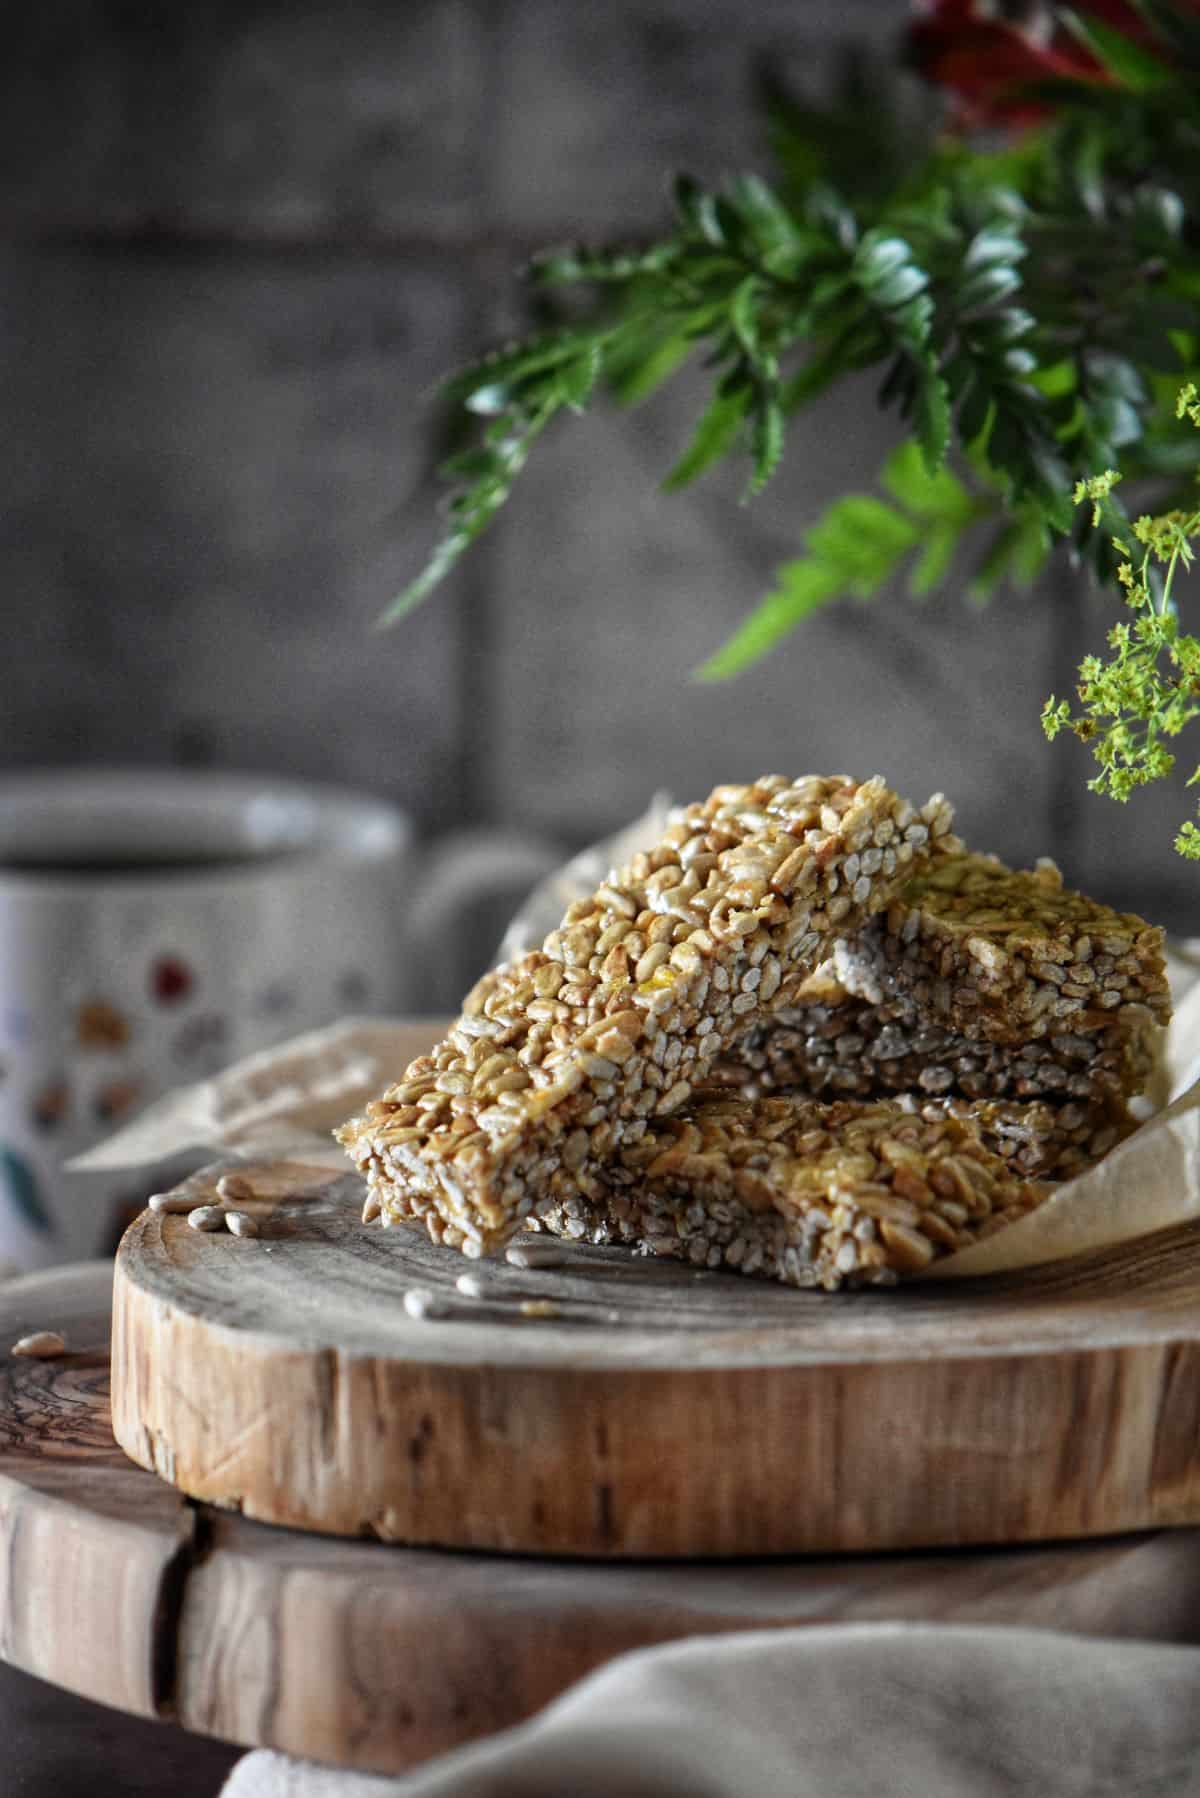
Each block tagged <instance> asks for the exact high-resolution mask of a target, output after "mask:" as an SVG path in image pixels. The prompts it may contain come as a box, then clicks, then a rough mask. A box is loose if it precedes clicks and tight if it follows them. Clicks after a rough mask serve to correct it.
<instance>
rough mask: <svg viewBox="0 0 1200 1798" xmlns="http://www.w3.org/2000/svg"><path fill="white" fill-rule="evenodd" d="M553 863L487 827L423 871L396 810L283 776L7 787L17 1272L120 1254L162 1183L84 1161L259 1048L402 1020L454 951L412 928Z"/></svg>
mask: <svg viewBox="0 0 1200 1798" xmlns="http://www.w3.org/2000/svg"><path fill="white" fill-rule="evenodd" d="M553 859H554V852H553V851H552V850H550V849H548V848H546V847H545V846H544V845H541V844H532V843H526V842H524V841H522V840H521V839H512V838H510V837H507V836H504V837H493V836H491V835H488V834H483V835H482V836H480V835H475V836H472V837H468V838H460V839H458V840H457V841H456V842H455V843H454V844H453V845H452V847H451V849H450V851H449V852H448V854H447V853H443V854H442V855H441V856H439V857H435V858H434V864H433V866H432V867H430V866H428V865H427V866H425V867H422V868H419V867H418V864H417V856H416V852H415V847H414V842H413V829H412V826H411V824H410V822H409V820H408V819H407V818H406V817H405V815H404V814H403V813H402V812H400V811H398V810H396V809H395V808H394V807H392V806H390V805H386V804H383V803H381V802H379V801H376V800H373V799H366V798H362V797H359V796H357V795H354V794H347V793H343V792H340V791H338V790H337V789H334V788H326V787H320V786H308V785H302V784H298V783H294V782H289V781H282V780H274V779H270V778H267V777H256V776H242V775H217V774H209V773H183V772H162V773H154V772H137V773H134V772H121V773H96V772H82V771H71V772H65V773H47V774H40V773H39V774H28V775H16V776H12V777H9V778H7V779H4V780H2V781H0V1262H8V1263H10V1264H12V1265H15V1266H17V1267H21V1268H34V1267H41V1266H46V1265H49V1264H51V1263H54V1262H59V1261H65V1260H76V1259H79V1258H80V1257H83V1256H88V1255H97V1254H103V1253H108V1252H111V1251H112V1249H113V1248H114V1246H115V1244H116V1241H117V1240H118V1238H119V1236H120V1233H121V1230H122V1228H123V1227H124V1225H125V1223H127V1222H128V1221H129V1218H130V1217H131V1216H133V1215H135V1214H136V1212H137V1211H138V1210H139V1209H140V1208H141V1206H142V1205H143V1204H144V1202H145V1197H146V1193H147V1192H148V1191H149V1190H151V1189H152V1185H153V1184H154V1183H155V1182H154V1178H153V1176H151V1178H149V1179H148V1178H147V1177H146V1176H145V1175H134V1176H129V1175H126V1176H124V1178H113V1177H112V1176H104V1177H100V1176H97V1175H94V1174H91V1175H88V1174H72V1173H66V1172H64V1170H63V1163H64V1162H65V1161H67V1160H69V1159H70V1157H71V1156H73V1155H75V1154H78V1153H79V1152H81V1151H82V1150H83V1149H85V1148H87V1147H88V1146H90V1144H91V1143H93V1142H95V1141H97V1140H98V1139H99V1138H100V1137H102V1136H103V1135H105V1134H106V1133H107V1132H109V1131H110V1130H112V1129H113V1128H115V1127H116V1126H117V1125H118V1124H120V1123H123V1122H124V1121H125V1120H126V1119H127V1118H128V1117H129V1116H131V1115H132V1114H133V1113H134V1112H135V1111H137V1110H139V1109H140V1108H141V1107H142V1106H143V1105H144V1104H146V1103H147V1102H148V1101H150V1100H152V1099H154V1098H157V1097H159V1096H161V1094H162V1093H164V1092H165V1091H167V1090H169V1089H170V1088H171V1087H173V1086H177V1085H180V1084H182V1083H185V1082H189V1081H192V1080H195V1079H198V1078H202V1077H203V1076H204V1075H205V1074H208V1073H212V1072H214V1071H215V1070H216V1069H217V1068H219V1067H220V1066H222V1065H224V1064H225V1063H226V1062H229V1061H232V1060H235V1059H237V1058H238V1057H239V1056H241V1055H245V1054H249V1053H251V1052H252V1051H253V1050H256V1049H262V1048H267V1047H270V1046H271V1045H272V1044H273V1043H276V1042H279V1041H281V1040H283V1039H284V1038H286V1037H288V1036H292V1035H295V1034H297V1033H299V1032H300V1031H303V1030H307V1029H311V1028H315V1027H316V1026H318V1025H321V1024H326V1023H329V1022H330V1021H331V1020H332V1019H334V1018H335V1017H337V1016H339V1015H342V1014H346V1013H389V1012H398V1011H403V1010H404V1009H405V1008H406V1007H409V1006H411V1003H412V999H413V995H414V990H415V981H414V971H415V970H416V969H418V968H420V967H421V966H422V965H423V962H424V961H425V960H426V959H427V958H428V956H430V955H436V953H437V948H438V944H437V942H436V941H434V942H431V943H429V944H425V943H422V942H421V940H420V931H419V930H418V931H417V932H415V933H414V931H413V930H411V929H406V920H411V919H414V918H416V919H420V917H421V916H422V915H424V916H425V917H426V919H427V922H426V925H425V927H424V928H425V930H426V932H427V933H430V934H432V933H433V929H434V925H435V923H436V934H437V936H438V937H439V938H444V936H445V933H446V932H447V931H451V930H452V929H453V916H454V910H455V907H456V906H461V905H465V904H466V903H468V902H474V901H475V900H477V898H478V895H479V892H480V887H481V883H484V882H487V881H491V882H492V884H493V885H499V886H501V887H503V886H504V885H505V883H507V884H508V885H509V886H510V887H511V888H512V889H513V890H514V891H519V890H521V888H522V887H523V886H524V885H525V884H528V883H530V882H532V881H533V880H534V879H535V878H537V877H538V876H539V875H541V874H542V873H544V872H545V871H546V869H547V867H548V866H550V865H551V863H552V862H553ZM428 891H433V892H434V893H435V894H436V903H435V904H434V905H433V906H432V907H431V906H430V905H428V904H424V905H423V904H422V893H423V892H428Z"/></svg>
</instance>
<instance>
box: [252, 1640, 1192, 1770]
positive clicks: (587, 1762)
mask: <svg viewBox="0 0 1200 1798" xmlns="http://www.w3.org/2000/svg"><path fill="white" fill-rule="evenodd" d="M380 1671H381V1677H386V1671H385V1670H380ZM222 1798H1200V1650H1196V1649H1189V1648H1174V1647H1159V1646H1157V1645H1152V1644H1142V1643H1129V1642H1114V1641H1095V1640H1087V1639H1085V1638H1083V1637H1079V1636H1066V1635H1058V1634H1054V1633H1051V1632H1049V1631H1045V1632H1040V1631H1035V1630H1015V1629H1011V1630H1010V1629H956V1628H942V1627H933V1626H927V1625H920V1624H916V1625H914V1624H892V1625H867V1626H858V1627H853V1626H852V1627H839V1628H813V1629H792V1630H779V1631H755V1632H753V1633H751V1634H747V1635H739V1636H722V1637H698V1638H693V1639H692V1640H690V1641H686V1642H679V1643H674V1644H671V1645H670V1646H668V1647H665V1648H654V1649H648V1650H645V1651H642V1652H640V1653H637V1654H630V1655H625V1656H622V1657H621V1658H620V1659H619V1660H616V1661H613V1662H611V1663H610V1664H609V1665H608V1666H607V1667H605V1668H603V1669H602V1670H601V1671H600V1672H599V1673H595V1674H593V1675H592V1676H591V1677H590V1678H588V1679H586V1680H583V1681H582V1682H581V1683H580V1684H579V1685H577V1686H575V1687H574V1688H573V1689H572V1690H571V1691H570V1692H568V1693H567V1694H566V1695H565V1696H564V1697H562V1698H560V1699H558V1700H557V1701H556V1702H555V1703H554V1704H552V1705H549V1706H548V1707H547V1708H546V1709H545V1710H544V1711H542V1712H541V1713H540V1714H539V1715H538V1716H537V1717H535V1718H534V1719H533V1720H532V1721H531V1722H530V1723H527V1724H525V1725H524V1726H523V1727H521V1728H518V1729H513V1730H508V1731H506V1732H505V1733H504V1734H502V1735H499V1736H493V1737H490V1738H489V1739H488V1740H486V1741H484V1742H480V1743H478V1744H475V1745H474V1746H472V1747H469V1748H464V1749H461V1750H459V1751H457V1752H456V1753H454V1754H450V1755H446V1756H444V1757H441V1758H440V1759H438V1760H436V1761H433V1762H430V1763H429V1764H428V1765H427V1766H426V1767H424V1768H423V1769H422V1770H420V1771H419V1772H416V1773H414V1774H411V1775H409V1776H408V1777H406V1778H399V1779H396V1778H382V1777H372V1776H369V1775H364V1774H354V1773H341V1772H338V1771H336V1770H334V1769H332V1768H327V1767H317V1766H313V1765H312V1764H310V1763H305V1762H301V1761H295V1760H290V1759H289V1758H288V1757H287V1756H285V1755H279V1754H273V1753H270V1752H267V1751H265V1750H260V1751H257V1752H255V1753H253V1754H249V1755H247V1756H246V1757H245V1758H244V1759H243V1760H241V1761H240V1762H239V1763H238V1765H237V1766H236V1767H235V1768H234V1771H233V1773H232V1774H231V1775H230V1778H229V1780H228V1781H227V1783H226V1785H225V1787H224V1790H223V1793H222Z"/></svg>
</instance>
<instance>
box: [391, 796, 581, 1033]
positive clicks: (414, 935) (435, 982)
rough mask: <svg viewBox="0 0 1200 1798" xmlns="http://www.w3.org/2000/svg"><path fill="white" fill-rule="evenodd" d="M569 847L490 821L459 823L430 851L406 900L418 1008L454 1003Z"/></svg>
mask: <svg viewBox="0 0 1200 1798" xmlns="http://www.w3.org/2000/svg"><path fill="white" fill-rule="evenodd" d="M566 853H567V852H566V851H565V850H564V849H563V848H562V847H561V845H559V844H555V843H552V842H550V840H549V839H548V838H546V837H540V836H535V835H532V834H528V833H524V832H521V831H507V830H486V829H481V830H466V831H457V832H455V833H454V834H453V835H452V836H449V837H446V838H444V839H443V840H442V841H441V842H438V843H435V844H434V845H433V846H432V847H431V848H430V849H429V850H428V851H427V852H426V854H425V857H424V866H423V868H422V870H421V872H420V874H419V875H418V878H417V886H416V892H415V894H414V896H413V898H412V900H411V901H410V904H409V908H408V931H407V935H408V944H407V948H408V961H409V965H410V967H412V968H414V969H415V970H416V980H415V982H414V984H415V986H416V989H417V990H416V994H415V1002H416V1005H417V1008H418V1009H419V1010H422V1011H425V1012H430V1011H436V1012H449V1011H453V1010H456V1009H457V1005H458V1001H459V1000H460V999H461V998H462V996H463V994H464V993H466V992H467V991H468V989H469V988H470V987H471V986H472V985H473V984H474V982H475V981H476V980H478V978H479V976H480V974H482V973H483V971H484V969H485V968H486V967H487V966H488V964H489V962H490V961H491V959H492V958H493V956H494V955H495V951H496V946H497V944H498V943H499V941H500V937H501V934H502V932H503V930H504V927H505V925H506V924H507V922H508V919H509V917H510V916H511V914H512V913H513V912H514V911H515V910H516V909H517V907H518V906H519V905H520V904H521V902H522V901H523V900H524V898H525V897H526V895H527V894H528V893H529V892H530V890H531V889H532V888H533V887H535V886H536V885H537V883H538V882H539V881H540V880H544V879H545V878H546V876H547V875H548V874H551V873H553V872H554V870H555V869H556V868H558V867H561V865H562V863H563V861H564V860H565V859H566ZM472 914H474V915H472Z"/></svg>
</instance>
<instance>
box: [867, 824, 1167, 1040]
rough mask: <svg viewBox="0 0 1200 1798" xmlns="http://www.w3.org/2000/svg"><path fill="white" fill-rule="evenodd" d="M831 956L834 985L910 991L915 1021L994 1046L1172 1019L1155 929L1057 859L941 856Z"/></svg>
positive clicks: (885, 992)
mask: <svg viewBox="0 0 1200 1798" xmlns="http://www.w3.org/2000/svg"><path fill="white" fill-rule="evenodd" d="M843 935H844V940H843V941H842V942H841V943H840V944H839V945H838V949H837V951H836V952H835V957H834V967H835V971H836V973H837V977H838V978H839V979H840V980H841V982H842V984H843V985H844V986H845V987H846V988H847V989H848V990H849V991H850V992H852V993H854V994H855V995H856V996H857V997H859V998H863V999H869V1000H871V1001H872V1002H873V1003H879V1002H881V1001H882V1000H884V999H887V1000H893V999H897V998H903V999H907V1000H909V1001H910V1002H911V1004H912V1007H913V1013H914V1015H915V1016H917V1017H919V1018H920V1019H921V1020H922V1021H923V1022H926V1023H931V1024H940V1025H942V1026H944V1027H945V1028H947V1029H951V1030H954V1031H957V1032H961V1033H962V1034H963V1035H965V1036H971V1037H979V1038H983V1039H985V1040H987V1041H989V1042H994V1043H1009V1044H1013V1043H1024V1042H1029V1041H1031V1040H1037V1039H1041V1038H1045V1037H1050V1038H1053V1037H1055V1036H1059V1035H1061V1034H1063V1033H1064V1032H1066V1033H1069V1034H1072V1035H1079V1036H1090V1035H1095V1034H1098V1033H1102V1032H1104V1031H1107V1030H1111V1029H1112V1028H1113V1027H1114V1026H1115V1027H1116V1028H1117V1029H1118V1030H1123V1031H1126V1032H1137V1031H1143V1030H1144V1029H1145V1027H1146V1024H1147V1021H1152V1022H1154V1023H1157V1024H1165V1023H1166V1021H1167V1019H1168V1018H1169V1016H1170V997H1169V993H1168V990H1167V978H1166V963H1165V955H1164V942H1163V933H1162V931H1161V930H1159V929H1157V928H1156V927H1154V926H1152V925H1150V924H1147V923H1145V922H1144V920H1143V919H1141V918H1138V917H1135V916H1133V915H1132V914H1131V913H1128V912H1116V911H1112V910H1111V909H1110V908H1109V907H1108V906H1106V905H1100V904H1098V903H1097V902H1096V901H1095V900H1092V899H1088V898H1086V897H1085V896H1084V895H1083V894H1082V893H1074V892H1071V891H1070V890H1069V889H1067V888H1065V887H1064V886H1063V882H1062V875H1061V874H1060V873H1059V871H1058V869H1057V868H1056V867H1055V866H1054V864H1053V862H1048V861H1047V862H1039V863H1038V865H1037V867H1036V868H1033V869H1028V870H1022V871H1019V872H1014V871H1013V870H1012V869H1010V868H1006V867H1005V866H1004V864H1003V862H1001V861H999V860H997V859H996V858H995V857H994V856H985V855H971V854H963V855H961V856H958V857H953V856H949V857H945V858H943V859H941V860H939V861H938V862H937V864H936V865H935V866H933V867H931V868H929V869H928V870H921V871H920V872H919V873H918V874H917V876H916V877H915V878H914V879H913V880H911V881H909V882H907V883H906V884H905V885H904V887H903V888H902V889H901V890H900V891H899V892H898V893H897V895H896V897H895V898H894V900H893V901H892V902H891V904H889V906H888V907H887V910H886V912H885V913H884V914H883V915H881V916H880V917H879V918H877V919H875V920H873V921H872V922H871V923H870V925H869V926H868V928H866V929H865V930H863V931H862V932H860V933H859V935H858V937H857V939H854V940H851V933H850V932H845V933H843Z"/></svg>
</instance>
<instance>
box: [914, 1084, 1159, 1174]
mask: <svg viewBox="0 0 1200 1798" xmlns="http://www.w3.org/2000/svg"><path fill="white" fill-rule="evenodd" d="M900 1103H904V1101H903V1100H902V1101H900ZM908 1103H909V1104H910V1105H911V1106H912V1108H913V1109H914V1110H915V1111H916V1112H917V1113H918V1115H919V1116H921V1117H923V1118H927V1119H930V1120H933V1119H936V1118H940V1117H952V1118H957V1119H958V1120H959V1122H961V1123H964V1124H966V1125H967V1127H968V1128H969V1129H972V1130H974V1131H975V1132H976V1134H977V1135H978V1137H979V1140H980V1141H981V1142H982V1143H983V1145H984V1147H985V1148H987V1149H990V1150H991V1152H992V1153H993V1154H994V1155H998V1156H999V1157H1000V1159H1001V1160H1002V1161H1004V1162H1006V1163H1007V1164H1008V1166H1009V1167H1010V1168H1012V1169H1013V1171H1014V1173H1018V1174H1023V1175H1026V1176H1027V1177H1029V1178H1030V1179H1038V1180H1071V1179H1074V1177H1075V1175H1076V1174H1082V1173H1085V1172H1086V1171H1087V1169H1088V1168H1090V1167H1094V1166H1095V1164H1096V1163H1097V1162H1098V1161H1099V1160H1101V1159H1102V1157H1103V1156H1105V1155H1107V1154H1108V1152H1109V1150H1110V1149H1113V1148H1115V1147H1116V1145H1117V1144H1118V1143H1119V1142H1123V1141H1124V1140H1125V1138H1126V1137H1127V1136H1132V1134H1133V1132H1134V1131H1135V1130H1136V1129H1137V1120H1136V1119H1135V1118H1132V1117H1130V1115H1129V1113H1128V1111H1127V1110H1126V1109H1125V1108H1124V1107H1123V1106H1111V1107H1108V1108H1105V1107H1103V1106H1099V1107H1097V1106H1089V1105H1082V1104H1079V1103H1078V1102H1077V1101H1075V1100H1071V1101H1069V1102H1068V1103H1067V1104H1065V1105H1048V1104H1046V1103H1044V1102H1043V1101H1035V1102H1034V1103H1033V1104H1031V1105H1015V1104H1013V1103H1012V1102H1011V1101H1008V1100H1003V1099H1001V1100H990V1099H961V1098H941V1099H914V1100H910V1101H908Z"/></svg>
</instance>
